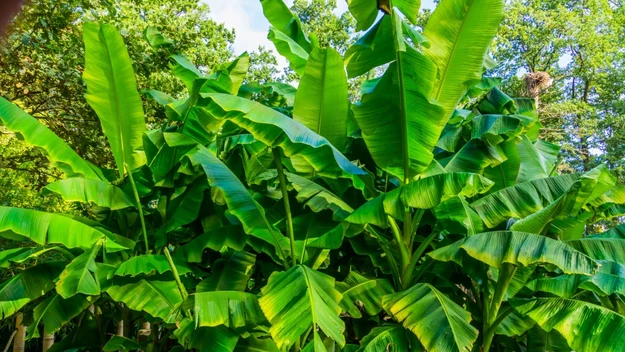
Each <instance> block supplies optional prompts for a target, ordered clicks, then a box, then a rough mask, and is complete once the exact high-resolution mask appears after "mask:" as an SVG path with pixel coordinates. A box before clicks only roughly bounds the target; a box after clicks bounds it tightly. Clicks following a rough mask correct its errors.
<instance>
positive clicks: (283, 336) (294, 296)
mask: <svg viewBox="0 0 625 352" xmlns="http://www.w3.org/2000/svg"><path fill="white" fill-rule="evenodd" d="M261 291H262V294H263V295H262V297H261V298H260V301H259V302H260V307H261V309H262V310H263V312H264V313H265V316H266V317H267V319H268V320H269V322H270V323H271V329H270V332H271V336H272V337H273V340H274V341H275V342H276V344H277V345H278V347H279V348H284V347H287V348H288V347H290V346H292V345H293V344H294V343H295V342H296V341H297V340H298V339H299V338H300V336H301V335H303V334H304V333H305V332H306V330H308V329H309V328H311V327H312V329H313V331H314V332H315V335H317V332H316V331H317V328H319V329H320V330H321V331H323V332H324V333H325V334H326V335H327V336H328V337H330V338H331V339H332V340H334V341H336V342H337V343H338V344H339V345H341V346H343V345H344V344H345V337H344V336H343V331H344V330H345V324H344V323H343V321H341V319H340V318H339V313H340V312H341V308H340V307H339V302H340V301H341V298H342V295H341V294H340V293H339V292H338V291H337V290H336V289H335V288H334V279H333V278H332V277H330V276H327V275H325V274H322V273H320V272H317V271H314V270H312V269H310V268H308V267H305V266H302V265H298V266H294V267H292V268H291V269H289V270H288V271H286V272H276V273H273V274H272V275H271V277H269V281H268V282H267V285H266V286H265V287H263V288H262V289H261Z"/></svg>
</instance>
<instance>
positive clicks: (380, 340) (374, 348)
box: [358, 324, 410, 352]
mask: <svg viewBox="0 0 625 352" xmlns="http://www.w3.org/2000/svg"><path fill="white" fill-rule="evenodd" d="M409 346H410V344H409V342H408V338H407V337H406V329H405V328H404V327H403V326H401V325H398V324H393V325H382V326H378V327H375V328H373V329H371V332H369V334H367V336H365V337H363V338H362V341H361V342H360V348H359V349H358V352H378V351H387V350H388V351H409V350H410V348H409ZM389 348H393V349H392V350H391V349H389Z"/></svg>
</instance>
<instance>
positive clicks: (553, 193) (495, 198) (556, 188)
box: [471, 174, 579, 228]
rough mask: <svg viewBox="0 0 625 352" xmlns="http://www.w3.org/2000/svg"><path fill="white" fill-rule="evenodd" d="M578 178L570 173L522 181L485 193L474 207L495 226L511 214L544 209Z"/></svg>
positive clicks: (520, 217) (485, 220)
mask: <svg viewBox="0 0 625 352" xmlns="http://www.w3.org/2000/svg"><path fill="white" fill-rule="evenodd" d="M578 178H579V176H577V175H575V174H569V175H562V176H554V177H549V178H544V179H539V180H534V181H530V182H524V183H519V184H516V185H514V186H512V187H508V188H504V189H502V190H500V191H497V192H494V193H491V194H489V195H487V196H485V197H482V198H480V199H478V200H477V201H475V202H473V203H471V207H472V208H473V209H475V211H476V212H477V213H478V214H479V215H480V217H481V218H482V220H484V222H485V223H486V225H487V226H488V227H490V228H492V227H495V226H497V225H499V224H500V223H502V222H504V221H507V220H508V219H510V218H517V219H522V218H525V217H527V216H529V215H531V214H534V213H536V212H538V211H540V210H541V209H543V208H545V207H546V206H548V205H549V204H551V203H553V202H554V201H555V200H556V199H558V197H560V196H562V195H563V194H564V193H565V192H566V191H568V190H569V188H570V187H571V186H572V185H573V183H575V181H576V180H577V179H578Z"/></svg>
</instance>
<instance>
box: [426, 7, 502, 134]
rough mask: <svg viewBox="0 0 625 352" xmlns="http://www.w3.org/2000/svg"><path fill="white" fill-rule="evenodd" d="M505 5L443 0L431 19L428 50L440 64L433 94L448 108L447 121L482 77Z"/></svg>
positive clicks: (445, 118) (429, 21) (430, 57)
mask: <svg viewBox="0 0 625 352" xmlns="http://www.w3.org/2000/svg"><path fill="white" fill-rule="evenodd" d="M503 8H504V1H503V0H481V1H475V0H442V1H441V2H440V3H439V4H438V6H437V7H436V9H435V10H434V13H432V16H431V17H430V18H429V19H428V23H427V25H426V26H425V28H424V30H423V34H424V36H425V37H426V38H427V39H428V41H429V42H430V47H429V48H425V49H424V53H425V56H426V57H428V58H429V59H430V60H432V62H434V64H435V65H436V66H437V67H438V75H437V78H438V79H437V80H436V82H435V84H434V89H433V92H432V94H431V95H429V97H432V98H433V99H435V100H436V101H438V102H439V103H440V104H441V105H442V106H443V107H444V110H445V114H444V116H445V117H444V120H443V124H444V123H445V122H447V119H449V117H451V114H452V112H453V111H454V109H455V108H456V106H457V105H458V102H460V99H462V98H463V97H464V96H465V94H466V93H467V92H468V90H469V88H470V87H471V86H473V84H475V83H477V82H479V81H480V80H481V78H482V71H483V69H482V67H483V64H484V58H485V56H486V53H487V51H488V48H489V47H490V44H491V41H492V40H493V38H494V37H495V34H496V33H497V29H498V27H499V23H500V22H501V20H502V19H503ZM439 134H440V131H439Z"/></svg>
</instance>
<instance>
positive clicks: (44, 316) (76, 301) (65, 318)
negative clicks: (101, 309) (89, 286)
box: [26, 294, 93, 339]
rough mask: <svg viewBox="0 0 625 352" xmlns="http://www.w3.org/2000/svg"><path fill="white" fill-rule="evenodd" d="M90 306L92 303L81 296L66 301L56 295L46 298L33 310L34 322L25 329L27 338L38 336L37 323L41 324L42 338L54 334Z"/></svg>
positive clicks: (87, 298)
mask: <svg viewBox="0 0 625 352" xmlns="http://www.w3.org/2000/svg"><path fill="white" fill-rule="evenodd" d="M91 304H93V302H92V301H91V300H90V298H89V297H87V296H83V295H75V296H73V297H71V298H68V299H63V297H61V296H60V295H58V294H55V295H52V296H50V297H48V298H47V299H46V300H45V301H43V302H41V303H39V305H37V306H36V307H35V309H34V310H33V318H34V320H35V321H34V322H33V323H32V324H30V325H29V326H28V328H27V329H26V332H27V334H28V336H27V338H28V339H31V338H36V337H39V336H40V335H39V329H38V326H39V323H43V327H44V336H45V335H48V334H52V333H54V332H56V331H57V330H59V329H60V328H61V327H63V326H64V325H65V324H67V323H69V322H70V320H72V319H73V318H74V317H76V316H78V314H80V313H82V312H83V311H84V310H85V309H87V307H89V306H90V305H91Z"/></svg>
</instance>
